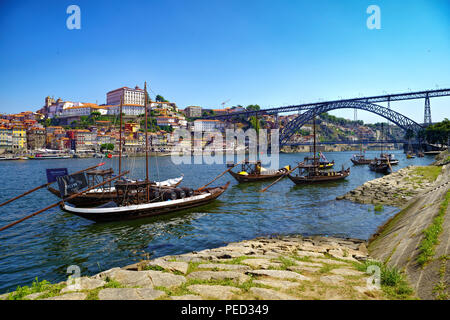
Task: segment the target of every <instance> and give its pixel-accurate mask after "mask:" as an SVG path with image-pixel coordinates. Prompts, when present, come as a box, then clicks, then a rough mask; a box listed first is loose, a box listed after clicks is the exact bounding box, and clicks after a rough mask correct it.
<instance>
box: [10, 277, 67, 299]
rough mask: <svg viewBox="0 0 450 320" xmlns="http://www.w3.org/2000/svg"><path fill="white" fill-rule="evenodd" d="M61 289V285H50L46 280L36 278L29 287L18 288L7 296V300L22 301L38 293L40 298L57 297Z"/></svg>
mask: <svg viewBox="0 0 450 320" xmlns="http://www.w3.org/2000/svg"><path fill="white" fill-rule="evenodd" d="M63 287H64V285H63V284H51V283H50V282H48V281H47V280H42V281H39V280H38V278H37V277H36V279H35V280H34V281H33V282H32V284H31V286H23V287H21V286H18V287H17V289H16V291H14V292H11V293H10V294H9V295H8V297H7V300H23V299H24V298H25V297H26V296H28V295H30V294H33V293H39V292H42V295H41V296H39V297H40V298H49V297H53V296H55V295H58V294H59V292H60V291H61V289H62V288H63Z"/></svg>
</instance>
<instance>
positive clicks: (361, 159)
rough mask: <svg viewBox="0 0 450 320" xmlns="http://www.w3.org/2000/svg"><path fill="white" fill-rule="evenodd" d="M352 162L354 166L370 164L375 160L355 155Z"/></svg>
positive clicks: (362, 155)
mask: <svg viewBox="0 0 450 320" xmlns="http://www.w3.org/2000/svg"><path fill="white" fill-rule="evenodd" d="M350 160H351V162H352V163H353V164H354V165H364V164H369V163H370V162H372V161H373V159H367V158H366V156H365V155H364V154H354V155H353V157H352V158H351V159H350Z"/></svg>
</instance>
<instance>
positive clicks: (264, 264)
mask: <svg viewBox="0 0 450 320" xmlns="http://www.w3.org/2000/svg"><path fill="white" fill-rule="evenodd" d="M242 263H243V264H246V265H248V266H251V267H253V268H257V269H269V268H271V267H275V268H279V267H281V266H282V265H283V264H282V263H281V262H278V261H277V262H273V261H270V260H269V259H245V260H244V261H242Z"/></svg>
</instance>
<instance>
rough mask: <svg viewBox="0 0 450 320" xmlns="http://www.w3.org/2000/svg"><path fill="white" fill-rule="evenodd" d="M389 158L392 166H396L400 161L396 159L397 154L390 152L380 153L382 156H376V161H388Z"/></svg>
mask: <svg viewBox="0 0 450 320" xmlns="http://www.w3.org/2000/svg"><path fill="white" fill-rule="evenodd" d="M387 159H389V163H390V164H391V166H395V165H397V164H398V162H399V161H398V160H397V159H395V155H393V154H392V153H389V154H388V153H381V154H380V158H375V159H374V161H376V160H380V161H383V162H386V163H387Z"/></svg>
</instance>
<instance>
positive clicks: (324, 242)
mask: <svg viewBox="0 0 450 320" xmlns="http://www.w3.org/2000/svg"><path fill="white" fill-rule="evenodd" d="M367 258H368V252H367V248H366V242H365V241H362V240H358V239H338V238H331V237H330V238H329V237H308V238H304V237H301V236H283V237H270V238H266V237H265V238H256V239H253V240H247V241H242V242H238V243H230V244H228V245H227V246H224V247H221V248H214V249H206V250H202V251H199V252H190V253H186V254H181V255H174V256H166V257H162V258H158V259H154V260H147V261H142V262H139V263H136V264H133V265H130V266H126V267H123V268H113V269H110V270H107V271H104V272H101V273H99V274H97V275H94V276H92V277H82V278H80V280H79V281H80V282H79V285H78V286H76V285H73V284H70V283H69V281H67V282H62V283H59V284H56V285H52V286H53V287H48V288H45V286H44V289H43V290H40V291H39V292H34V293H31V294H27V295H24V296H22V297H20V298H21V299H26V300H37V299H44V300H85V299H88V300H89V299H99V300H129V299H132V300H143V299H144V300H154V299H158V300H161V299H163V300H202V299H208V300H209V299H213V300H215V299H219V300H230V299H250V300H253V299H255V300H264V299H271V300H272V299H282V300H291V299H384V298H385V296H384V294H383V292H382V291H381V290H378V289H376V288H372V287H368V286H367V279H368V277H369V275H368V274H366V273H365V272H362V271H361V270H358V268H357V267H356V265H358V264H360V262H359V261H365V260H366V259H367ZM15 295H16V296H15ZM13 298H18V296H17V293H14V292H13V293H10V294H4V295H2V296H0V299H13Z"/></svg>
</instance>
